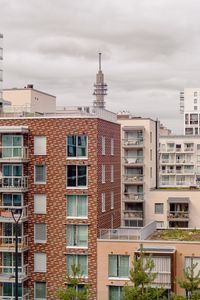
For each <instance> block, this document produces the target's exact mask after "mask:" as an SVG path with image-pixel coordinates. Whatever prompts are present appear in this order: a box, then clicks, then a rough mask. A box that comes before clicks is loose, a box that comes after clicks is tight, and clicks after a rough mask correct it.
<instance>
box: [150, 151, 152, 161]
mask: <svg viewBox="0 0 200 300" xmlns="http://www.w3.org/2000/svg"><path fill="white" fill-rule="evenodd" d="M150 160H151V161H152V149H150Z"/></svg>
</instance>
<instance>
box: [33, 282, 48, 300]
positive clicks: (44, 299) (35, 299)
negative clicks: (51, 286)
mask: <svg viewBox="0 0 200 300" xmlns="http://www.w3.org/2000/svg"><path fill="white" fill-rule="evenodd" d="M37 283H39V284H41V283H44V284H45V296H46V297H47V284H46V281H42V282H39V281H34V300H46V297H45V298H37V297H36V284H37Z"/></svg>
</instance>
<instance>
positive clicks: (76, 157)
mask: <svg viewBox="0 0 200 300" xmlns="http://www.w3.org/2000/svg"><path fill="white" fill-rule="evenodd" d="M70 136H71V137H72V136H75V137H76V145H75V147H76V156H69V154H68V146H69V145H68V137H70ZM82 136H83V137H86V146H85V147H86V151H85V152H86V155H85V156H78V155H77V153H78V151H77V149H78V148H80V147H79V146H78V137H82ZM66 144H67V147H66V156H67V159H72V160H73V159H88V135H86V134H69V135H67V137H66Z"/></svg>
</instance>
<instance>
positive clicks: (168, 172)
mask: <svg viewBox="0 0 200 300" xmlns="http://www.w3.org/2000/svg"><path fill="white" fill-rule="evenodd" d="M160 173H161V174H167V175H169V174H175V173H176V171H175V170H161V172H160Z"/></svg>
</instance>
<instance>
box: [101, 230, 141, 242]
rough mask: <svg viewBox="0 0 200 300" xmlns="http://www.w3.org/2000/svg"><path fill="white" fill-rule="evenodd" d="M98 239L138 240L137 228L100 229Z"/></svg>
mask: <svg viewBox="0 0 200 300" xmlns="http://www.w3.org/2000/svg"><path fill="white" fill-rule="evenodd" d="M99 238H100V239H105V240H139V238H140V236H139V229H138V228H135V229H134V228H130V229H129V228H116V229H100V235H99Z"/></svg>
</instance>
